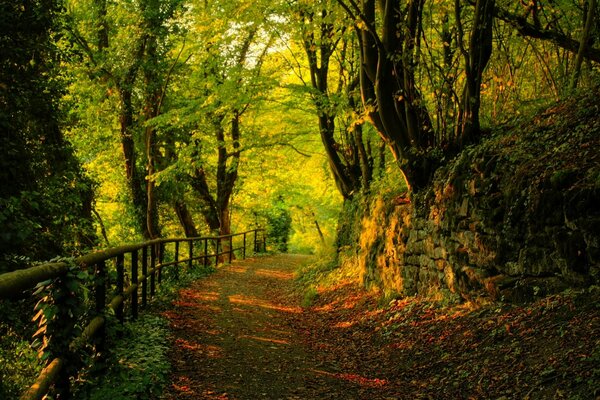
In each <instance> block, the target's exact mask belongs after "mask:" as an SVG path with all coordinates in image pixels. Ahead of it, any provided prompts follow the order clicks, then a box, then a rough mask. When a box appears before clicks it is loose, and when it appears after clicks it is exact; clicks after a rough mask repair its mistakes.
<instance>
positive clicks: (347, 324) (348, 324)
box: [333, 321, 356, 329]
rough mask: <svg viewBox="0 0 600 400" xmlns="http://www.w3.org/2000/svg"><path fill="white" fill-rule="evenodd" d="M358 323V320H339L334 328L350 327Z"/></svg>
mask: <svg viewBox="0 0 600 400" xmlns="http://www.w3.org/2000/svg"><path fill="white" fill-rule="evenodd" d="M355 323H356V321H342V322H338V323H337V324H335V325H333V327H334V328H340V329H343V328H350V327H351V326H352V325H354V324H355Z"/></svg>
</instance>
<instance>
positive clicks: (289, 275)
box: [254, 268, 294, 280]
mask: <svg viewBox="0 0 600 400" xmlns="http://www.w3.org/2000/svg"><path fill="white" fill-rule="evenodd" d="M254 273H255V274H256V275H259V276H264V277H267V278H274V279H286V280H287V279H294V273H293V272H282V271H270V270H266V269H260V268H259V269H257V270H256V271H254Z"/></svg>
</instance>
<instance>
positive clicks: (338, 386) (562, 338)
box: [162, 255, 600, 399]
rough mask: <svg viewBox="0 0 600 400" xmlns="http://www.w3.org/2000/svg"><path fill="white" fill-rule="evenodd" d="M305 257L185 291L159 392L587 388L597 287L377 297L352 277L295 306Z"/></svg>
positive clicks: (535, 395)
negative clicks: (499, 295) (460, 297)
mask: <svg viewBox="0 0 600 400" xmlns="http://www.w3.org/2000/svg"><path fill="white" fill-rule="evenodd" d="M308 261H310V258H309V257H307V256H298V255H276V256H269V257H257V258H253V259H248V260H244V261H239V262H234V264H233V265H229V266H223V267H219V268H218V270H217V271H216V272H215V273H214V274H212V275H210V276H208V277H206V278H204V279H201V280H198V281H196V282H195V283H194V284H193V285H191V286H190V287H188V288H186V289H182V290H181V291H180V295H179V299H178V300H177V301H176V302H175V304H174V306H175V307H173V309H172V310H170V311H167V312H165V315H166V316H167V317H168V319H169V320H170V324H171V331H172V335H171V342H172V350H171V352H170V358H171V362H172V366H173V370H172V376H171V384H170V385H169V387H168V388H167V389H166V391H165V393H164V395H163V397H162V398H164V399H487V398H494V399H512V398H518V399H563V398H564V399H596V398H598V396H600V391H599V389H598V388H599V387H600V314H599V311H600V310H599V306H598V305H599V304H600V302H598V299H599V297H600V296H599V295H598V293H597V291H591V292H590V291H588V292H585V293H578V294H562V295H555V296H551V297H547V298H545V299H543V301H539V302H536V303H532V304H529V305H526V306H514V305H506V304H492V305H487V306H485V307H478V308H473V307H472V306H469V305H460V306H454V307H444V308H442V307H439V306H436V305H435V304H432V303H430V302H426V301H424V300H419V299H417V298H405V299H401V300H395V301H392V302H390V303H389V304H385V305H383V307H382V305H381V304H380V298H381V297H380V296H379V295H378V294H377V293H374V292H368V291H365V290H363V289H361V288H360V287H358V286H357V285H356V284H355V283H351V282H341V283H340V284H339V285H337V286H334V287H328V288H321V289H320V290H319V293H318V295H317V297H316V298H315V299H314V301H313V303H312V304H311V305H310V306H308V307H301V306H300V304H301V302H302V300H303V293H302V290H299V288H298V283H297V281H296V280H295V279H294V274H295V270H296V269H297V268H298V267H299V266H300V265H302V264H303V263H306V262H308Z"/></svg>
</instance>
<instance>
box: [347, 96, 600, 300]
mask: <svg viewBox="0 0 600 400" xmlns="http://www.w3.org/2000/svg"><path fill="white" fill-rule="evenodd" d="M589 96H591V97H593V96H596V95H595V94H593V93H592V94H590V95H588V97H589ZM582 102H583V103H585V99H583V100H579V102H577V101H573V102H571V103H569V104H562V105H559V106H557V107H555V108H554V109H551V110H549V111H547V112H546V113H543V114H540V115H539V116H538V117H536V119H535V120H534V121H528V122H527V123H526V124H524V125H523V126H521V127H515V128H513V129H512V130H507V131H505V132H502V133H499V134H496V135H495V136H493V137H491V138H489V139H487V140H485V141H484V142H483V143H482V144H480V145H479V146H475V147H471V148H468V149H467V150H465V151H464V152H463V153H461V154H460V155H459V156H458V157H457V158H456V159H455V160H453V161H452V162H450V163H448V165H447V166H446V167H444V168H442V169H440V170H439V171H438V172H437V174H436V178H435V181H434V183H433V185H432V186H431V187H430V188H429V189H428V190H425V191H423V192H422V193H420V194H418V195H416V196H414V197H413V198H412V199H411V203H409V204H405V201H404V199H402V198H393V197H390V196H389V195H388V196H387V197H386V196H382V195H381V194H379V195H372V197H370V198H362V199H357V200H355V201H356V202H359V203H360V204H361V205H360V207H354V208H352V207H350V208H352V212H354V213H356V212H357V208H359V209H360V210H361V215H362V217H361V218H355V219H354V221H352V220H350V222H348V223H347V226H346V227H344V226H342V228H341V229H342V230H346V232H344V234H345V235H346V236H345V237H346V239H345V240H346V242H347V243H346V246H345V247H343V246H342V251H341V253H340V255H341V256H342V259H346V260H350V261H352V262H355V263H358V265H359V266H360V267H361V271H362V278H363V280H364V282H365V283H366V284H367V285H377V286H379V287H381V288H382V289H383V290H385V291H386V292H388V293H399V294H403V295H417V294H418V295H424V296H429V297H437V298H441V299H451V300H458V299H461V298H462V299H470V298H475V297H477V298H481V297H491V298H494V299H505V300H508V301H524V300H530V299H532V298H534V297H536V296H542V295H545V294H547V293H552V292H557V291H560V290H563V289H565V288H568V287H585V286H589V285H593V284H598V283H599V281H600V152H599V151H598V149H600V113H599V112H598V110H596V111H594V110H593V109H591V108H590V107H587V108H582V107H581V103H582ZM585 104H588V105H589V103H585ZM592 108H593V107H592ZM582 127H583V128H582ZM515 131H516V132H518V135H517V134H515V133H514V132H515ZM353 223H354V225H355V226H352V224H353ZM352 232H354V233H352Z"/></svg>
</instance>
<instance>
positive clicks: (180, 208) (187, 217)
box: [173, 200, 198, 237]
mask: <svg viewBox="0 0 600 400" xmlns="http://www.w3.org/2000/svg"><path fill="white" fill-rule="evenodd" d="M173 208H174V209H175V214H177V218H178V219H179V223H180V224H181V227H182V228H183V231H184V233H185V237H198V230H197V229H196V224H194V217H193V216H192V214H191V213H190V211H189V210H188V208H187V205H186V204H185V202H184V201H182V200H177V201H175V203H174V204H173Z"/></svg>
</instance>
